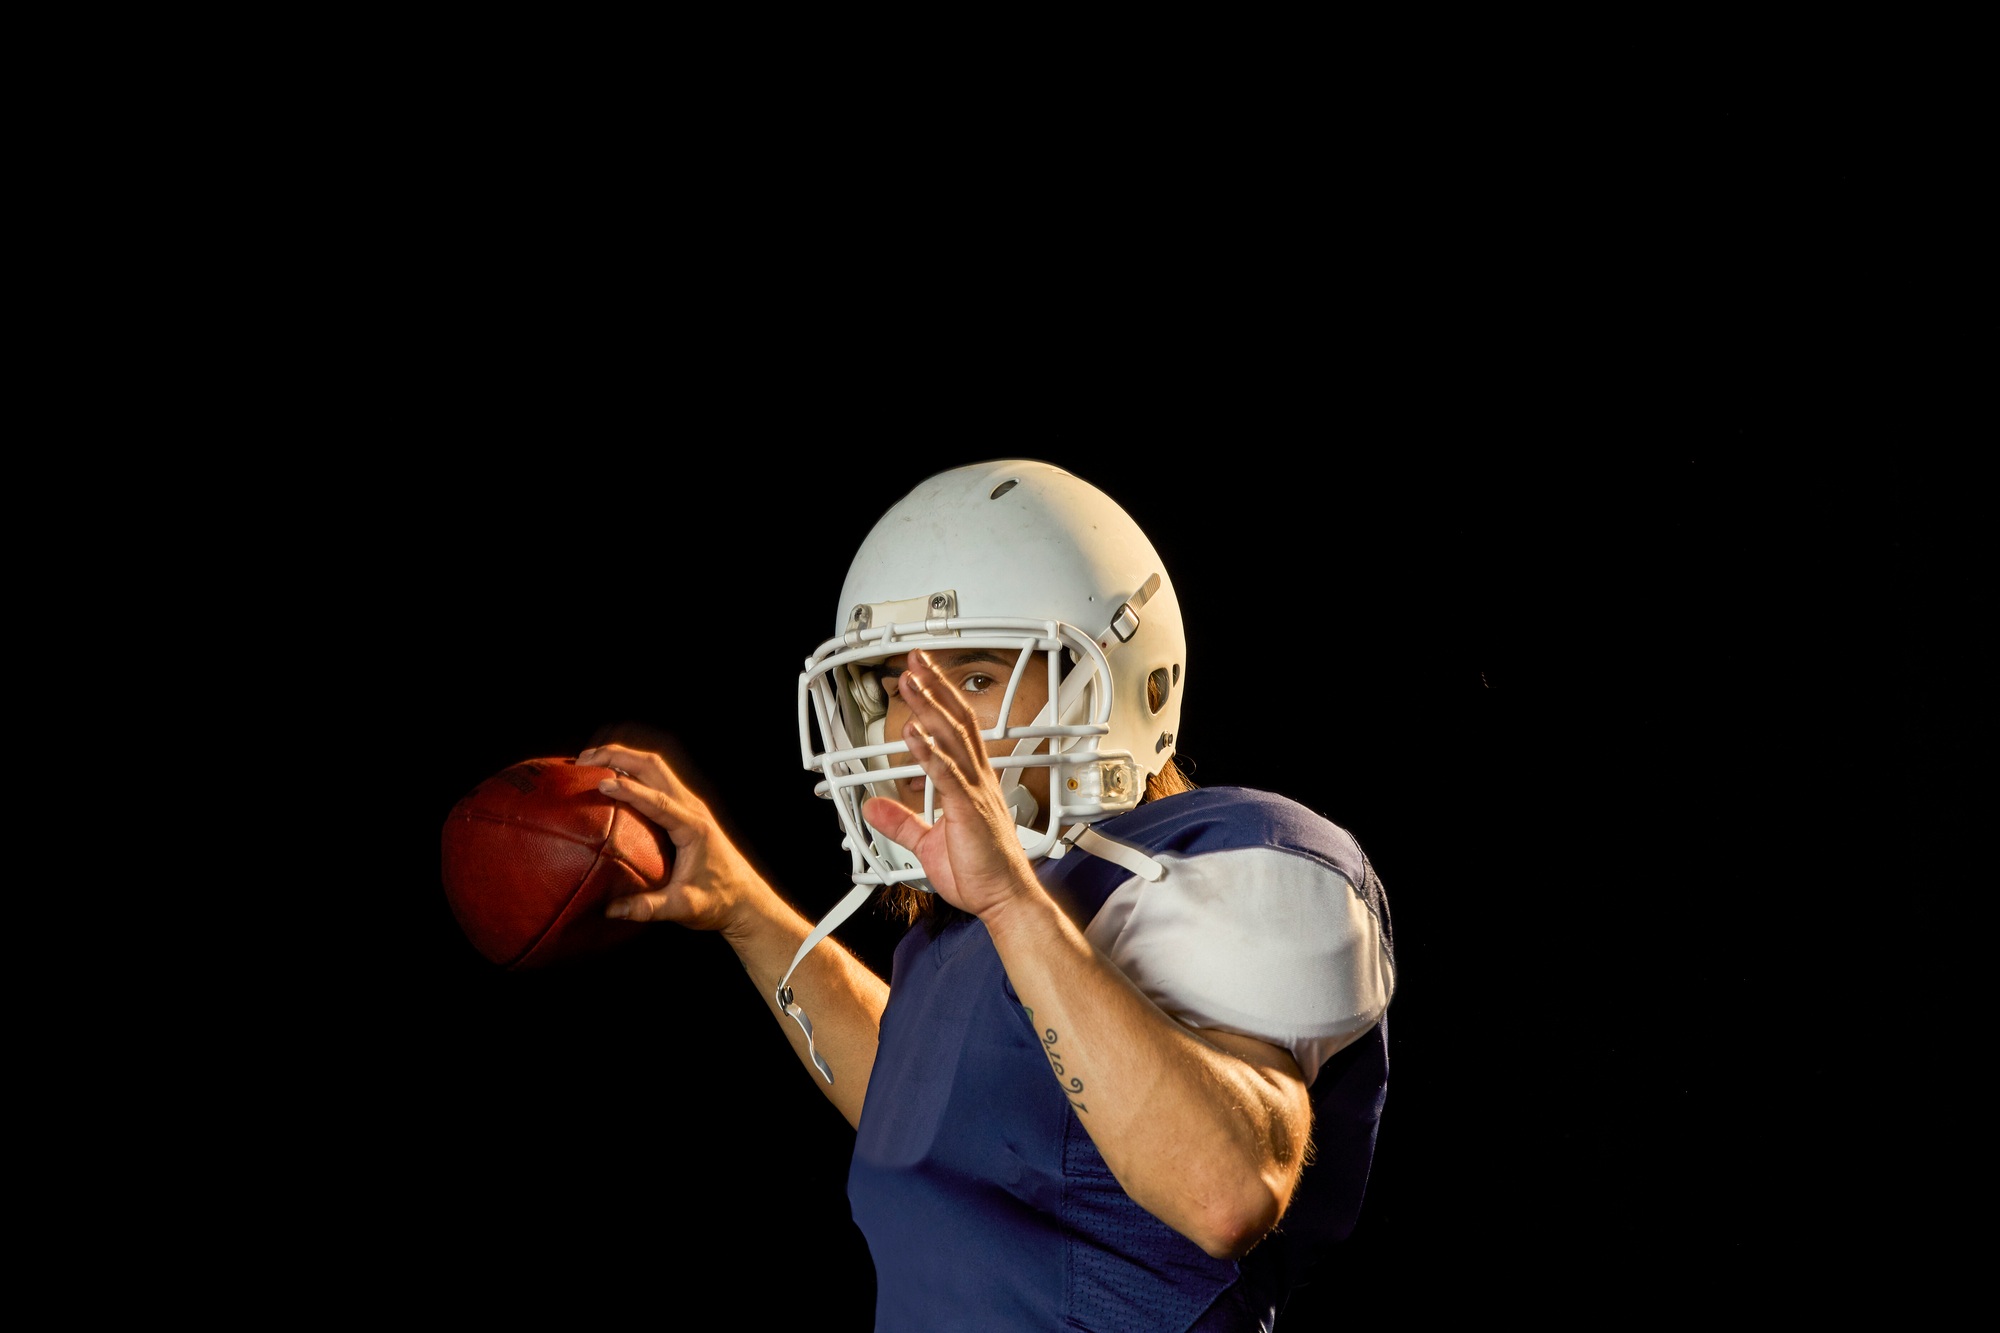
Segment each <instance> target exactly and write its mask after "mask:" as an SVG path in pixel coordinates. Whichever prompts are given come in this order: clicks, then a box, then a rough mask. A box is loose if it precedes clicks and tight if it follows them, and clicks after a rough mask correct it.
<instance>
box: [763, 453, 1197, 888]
mask: <svg viewBox="0 0 2000 1333" xmlns="http://www.w3.org/2000/svg"><path fill="white" fill-rule="evenodd" d="M913 648H924V649H930V650H945V649H950V648H986V649H993V650H997V651H1003V652H1009V653H1014V654H1017V655H1021V657H1020V662H1021V665H1020V666H1019V667H1017V668H1016V670H1015V673H1014V678H1013V684H1010V686H1009V689H1008V693H1007V696H1006V699H1005V702H1004V703H1003V706H1002V708H1001V717H1002V718H1005V717H1007V716H1009V715H1011V712H1012V705H1013V690H1014V688H1016V687H1017V686H1018V683H1019V681H1020V679H1021V677H1022V676H1023V675H1024V674H1025V672H1026V670H1027V669H1029V668H1031V667H1032V666H1033V664H1034V655H1036V654H1040V655H1041V658H1042V661H1043V662H1044V663H1045V665H1046V669H1047V671H1048V672H1049V694H1048V697H1049V699H1050V700H1051V702H1050V704H1049V706H1048V707H1047V708H1046V709H1044V710H1043V712H1042V714H1041V716H1039V717H1037V718H1035V719H1034V720H1033V721H1032V722H1031V723H1029V724H1028V725H1027V726H1016V727H1007V728H1004V729H1002V728H1000V727H996V728H994V729H993V730H991V731H988V732H985V733H982V734H983V735H984V736H985V738H986V739H987V740H989V741H992V740H1011V741H1015V742H1017V744H1016V745H1015V746H1014V747H1013V749H1012V750H1011V751H1010V752H1008V753H1007V754H1005V755H1004V756H1001V757H995V758H994V759H992V761H991V762H992V764H993V767H994V768H995V769H997V770H999V772H1000V780H1001V786H1002V788H1003V790H1004V791H1005V792H1006V793H1007V796H1008V800H1009V803H1010V804H1011V805H1012V806H1013V808H1014V816H1015V823H1016V825H1017V828H1016V833H1017V835H1018V836H1019V837H1020V839H1021V845H1022V847H1023V848H1024V849H1025V850H1026V851H1027V853H1028V856H1029V858H1030V859H1031V860H1039V859H1040V858H1042V857H1044V856H1061V855H1062V854H1063V853H1064V851H1065V850H1067V846H1068V844H1069V843H1071V842H1074V841H1075V838H1076V836H1077V834H1078V833H1079V832H1080V831H1081V830H1082V829H1083V828H1085V827H1087V826H1088V825H1090V824H1092V823H1094V822H1096V821H1098V820H1101V819H1105V818H1108V817H1110V816H1112V815H1116V814H1122V813H1124V812H1125V811H1127V810H1130V809H1132V808H1133V807H1134V806H1136V805H1137V804H1138V803H1139V801H1140V799H1141V798H1142V797H1143V796H1144V794H1145V784H1146V779H1147V777H1149V776H1150V775H1152V774H1154V773H1157V772H1159V771H1160V769H1161V768H1162V767H1163V766H1164V765H1165V764H1166V762H1167V760H1168V759H1169V758H1170V757H1171V756H1172V755H1173V753H1174V736H1175V733H1176V732H1178V731H1179V729H1180V714H1181V691H1182V689H1183V683H1184V679H1185V674H1186V667H1185V662H1186V657H1187V635H1186V632H1185V630H1184V629H1183V627H1182V624H1181V610H1180V603H1179V601H1178V600H1177V599H1176V597H1175V595H1174V587H1173V583H1172V581H1171V580H1170V579H1168V577H1167V571H1166V567H1165V566H1164V565H1163V564H1162V563H1161V561H1160V557H1159V553H1158V552H1157V551H1155V550H1154V549H1153V544H1152V542H1151V541H1149V540H1148V539H1147V537H1146V534H1145V533H1144V532H1143V531H1141V530H1140V528H1139V526H1138V524H1136V523H1134V522H1133V521H1132V519H1131V517H1130V516H1129V515H1127V514H1126V512H1125V511H1124V510H1123V509H1121V508H1120V507H1119V506H1118V505H1117V504H1116V503H1114V502H1113V501H1112V499H1111V498H1110V497H1109V496H1107V495H1105V494H1104V492H1102V491H1100V490H1098V489H1097V488H1096V487H1094V486H1092V485H1090V484H1089V483H1088V482H1085V481H1082V480H1080V479H1079V478H1077V477H1075V476H1072V475H1071V474H1070V473H1068V472H1065V471H1063V470H1062V469H1061V468H1058V467H1054V466H1052V465H1050V464H1048V463H1042V462H1036V461H1032V460H1028V459H1002V460H998V461H994V462H987V463H975V464H971V465H969V466H966V467H959V468H953V469H951V470H950V471H947V472H942V473H939V474H938V475H936V476H934V477H931V478H930V479H929V480H927V481H925V482H923V483H922V484H921V485H919V486H917V488H916V489H915V490H913V491H911V492H910V493H909V494H908V495H906V496H905V497H903V499H902V500H900V501H898V502H897V503H896V504H895V505H894V506H893V507H892V508H891V509H890V510H889V511H888V513H886V514H884V515H883V516H882V518H881V519H880V520H879V521H878V522H877V523H876V524H875V526H874V528H873V529H872V530H871V531H870V532H869V534H868V536H867V538H866V539H865V540H864V541H863V542H862V543H861V548H860V550H859V551H858V552H857V553H856V554H855V557H854V561H853V563H852V564H851V565H850V566H849V567H848V571H847V581H846V584H845V585H844V586H843V587H842V589H841V594H840V606H839V609H838V612H837V615H836V619H835V621H834V636H833V637H832V638H830V639H828V640H827V641H826V642H825V643H823V644H821V645H820V646H819V648H818V649H817V650H816V651H815V652H814V653H813V655H812V656H811V657H809V658H807V659H806V664H805V671H804V673H803V674H802V675H801V676H800V677H799V742H800V753H801V758H802V759H803V761H804V763H805V766H806V768H807V769H809V770H810V771H812V772H814V773H816V774H818V775H819V777H820V781H819V782H818V784H817V785H816V786H815V787H814V792H815V794H817V795H820V796H823V797H827V798H828V799H830V800H832V802H833V803H834V809H835V811H836V813H837V814H838V816H839V819H840V827H841V833H842V835H843V837H844V839H845V846H846V847H847V849H848V851H849V853H850V855H851V859H852V871H853V878H854V882H855V884H856V885H857V886H858V885H884V884H910V885H913V886H914V887H916V888H919V889H924V890H928V889H929V888H930V884H929V882H928V881H927V880H926V879H925V878H924V872H923V867H922V865H921V864H920V863H919V862H918V861H917V859H916V858H915V857H913V856H912V855H910V853H909V852H907V851H906V850H904V849H903V848H901V847H899V846H897V845H896V844H894V843H892V842H890V841H889V840H888V839H886V838H883V837H881V836H880V835H879V834H877V833H876V832H875V831H874V830H873V829H871V828H869V827H868V825H867V824H866V823H864V822H863V820H862V818H861V804H862V802H863V801H864V800H865V799H866V798H867V797H868V796H870V795H881V796H889V797H891V798H893V797H894V796H895V782H896V781H897V780H898V779H900V778H906V777H914V776H917V775H918V773H919V772H920V770H919V769H918V768H917V766H916V765H915V763H914V762H913V761H911V760H910V758H909V747H908V746H906V745H905V744H904V743H903V742H902V741H901V740H900V739H894V738H886V737H885V736H884V735H883V717H884V714H885V712H886V709H887V703H886V696H885V694H884V692H883V690H882V687H881V684H880V683H879V681H878V680H877V677H876V670H875V668H876V667H877V665H878V664H879V663H881V662H882V661H883V660H884V659H886V658H889V657H893V656H896V655H898V654H902V653H907V652H909V651H910V650H911V649H913ZM1149 682H1150V683H1151V688H1150V690H1149V688H1148V685H1149ZM1154 700H1157V701H1158V706H1157V707H1155V706H1154ZM1030 767H1036V768H1047V769H1049V770H1051V771H1050V774H1049V803H1050V806H1051V809H1050V810H1049V811H1048V812H1047V814H1048V820H1047V823H1046V827H1045V828H1040V829H1038V828H1037V827H1036V826H1037V825H1038V824H1039V823H1040V822H1041V820H1040V816H1041V814H1042V812H1041V811H1040V810H1038V809H1037V808H1036V802H1035V799H1034V797H1033V796H1032V795H1030V794H1029V793H1028V791H1027V790H1026V789H1025V788H1023V787H1022V786H1021V783H1020V778H1021V775H1022V774H1023V772H1025V771H1026V769H1028V768H1030ZM924 806H925V809H924V817H925V818H926V819H927V820H935V818H936V804H935V794H934V792H933V791H932V790H931V784H930V783H928V782H926V783H925V799H924Z"/></svg>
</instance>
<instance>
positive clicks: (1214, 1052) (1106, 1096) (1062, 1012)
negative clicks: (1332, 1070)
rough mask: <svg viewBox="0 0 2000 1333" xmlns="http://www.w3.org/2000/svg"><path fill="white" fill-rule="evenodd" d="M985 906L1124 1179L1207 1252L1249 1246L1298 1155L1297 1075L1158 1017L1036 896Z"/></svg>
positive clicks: (1276, 1212) (1231, 1253)
mask: <svg viewBox="0 0 2000 1333" xmlns="http://www.w3.org/2000/svg"><path fill="white" fill-rule="evenodd" d="M983 919H985V920H986V922H987V927H988V931H989V933H990V934H991V935H992V937H993V942H994V945H995V947H996V948H997V949H998V950H999V953H1000V958H1001V961H1002V963H1003V964H1004V965H1005V967H1006V969H1007V974H1008V977H1009V979H1010V980H1011V981H1012V982H1013V984H1014V990H1015V993H1016V994H1017V995H1019V996H1020V998H1021V1003H1022V1005H1023V1007H1024V1008H1025V1009H1026V1010H1027V1011H1028V1014H1029V1017H1030V1019H1031V1021H1032V1023H1033V1025H1034V1028H1035V1031H1036V1033H1037V1034H1038V1035H1039V1036H1040V1038H1041V1040H1042V1043H1043V1046H1044V1050H1045V1053H1046V1054H1047V1056H1048V1058H1049V1066H1050V1073H1051V1076H1052V1077H1054V1078H1055V1079H1056V1080H1057V1081H1058V1082H1059V1083H1060V1084H1061V1086H1062V1088H1063V1090H1064V1092H1065V1093H1066V1094H1067V1095H1068V1097H1069V1101H1070V1105H1071V1107H1072V1108H1073V1111H1074V1114H1075V1115H1076V1116H1077V1118H1078V1120H1079V1121H1080V1122H1081V1123H1082V1124H1083V1126H1084V1127H1085V1129H1087V1130H1088V1131H1089V1133H1090V1136H1091V1139H1092V1141H1093V1142H1095V1143H1096V1144H1097V1147H1098V1151H1099V1152H1101V1153H1102V1154H1103V1155H1104V1160H1105V1164H1106V1165H1107V1166H1109V1167H1110V1168H1111V1171H1112V1173H1113V1174H1114V1175H1115V1176H1116V1177H1117V1178H1118V1182H1119V1184H1120V1185H1122V1186H1123V1187H1124V1188H1125V1192H1126V1193H1127V1194H1129V1195H1131V1196H1132V1198H1133V1199H1134V1200H1135V1201H1136V1202H1137V1203H1139V1204H1140V1205H1141V1206H1142V1207H1144V1208H1145V1209H1146V1210H1147V1211H1149V1212H1151V1213H1153V1214H1154V1215H1155V1216H1156V1217H1158V1218H1160V1220H1161V1221H1163V1222H1165V1223H1167V1225H1169V1226H1171V1227H1173V1228H1174V1229H1175V1230H1176V1231H1179V1232H1180V1233H1182V1234H1183V1235H1185V1236H1187V1237H1188V1238H1189V1239H1190V1240H1193V1241H1194V1242H1195V1243H1196V1244H1198V1245H1200V1246H1201V1247H1202V1248H1203V1249H1204V1250H1206V1251H1207V1252H1208V1253H1210V1254H1212V1255H1215V1256H1217V1257H1219V1258H1234V1257H1238V1256H1240V1255H1241V1254H1242V1253H1244V1252H1245V1251H1247V1250H1248V1249H1249V1248H1250V1247H1251V1246H1252V1245H1254V1244H1255V1243H1256V1242H1257V1240H1258V1239H1260V1238H1261V1237H1262V1236H1263V1235H1264V1234H1265V1232H1267V1231H1268V1230H1269V1229H1270V1228H1271V1226H1273V1225H1274V1224H1275V1223H1276V1222H1277V1220H1278V1218H1279V1217H1280V1216H1281V1215H1282V1214H1283V1211H1284V1208H1285V1206H1286V1204H1287V1203H1288V1202H1289V1201H1290V1198H1291V1193H1292V1189H1293V1187H1294V1185H1295V1184H1296V1182H1297V1179H1298V1172H1299V1169H1300V1167H1301V1166H1302V1164H1303V1158H1304V1155H1305V1151H1306V1144H1307V1137H1308V1134H1309V1132H1310V1128H1311V1126H1310V1119H1309V1114H1310V1113H1309V1111H1308V1110H1307V1108H1306V1104H1305V1097H1304V1086H1303V1083H1302V1081H1300V1080H1298V1079H1296V1078H1295V1077H1287V1076H1285V1075H1284V1074H1282V1073H1280V1072H1278V1071H1276V1070H1274V1069H1270V1068H1265V1067H1260V1066H1259V1065H1258V1064H1256V1063H1253V1062H1251V1061H1249V1060H1245V1059H1241V1058H1238V1056H1237V1055H1235V1054H1232V1053H1231V1052H1230V1051H1228V1050H1224V1049H1222V1048H1221V1047H1220V1046H1219V1045H1217V1044H1215V1043H1212V1042H1210V1041H1207V1040H1204V1039H1203V1038H1202V1037H1200V1036H1198V1035H1196V1034H1195V1033H1194V1032H1192V1031H1190V1030H1189V1029H1187V1028H1185V1027H1183V1026H1182V1025H1181V1024H1179V1023H1177V1022H1175V1021H1174V1020H1173V1019H1172V1018H1170V1017H1168V1016H1167V1015H1166V1014H1165V1013H1164V1012H1162V1011H1161V1010H1160V1009H1159V1007H1158V1006H1156V1005H1155V1004H1153V1003H1152V1001H1150V1000H1149V999H1147V998H1146V996H1145V995H1144V994H1143V993H1142V992H1141V991H1140V990H1139V989H1138V987H1136V986H1134V985H1133V984H1132V982H1131V981H1130V980H1129V979H1128V978H1127V977H1126V976H1125V975H1124V973H1122V972H1120V971H1119V970H1118V969H1117V967H1116V966H1114V965H1113V964H1112V963H1111V962H1110V961H1109V960H1108V959H1106V958H1105V957H1104V956H1103V955H1102V954H1100V953H1098V952H1097V950H1096V949H1094V948H1093V947H1092V946H1091V944H1090V942H1089V941H1088V940H1087V939H1085V938H1084V936H1083V934H1082V932H1081V931H1079V930H1078V929H1077V928H1076V926H1075V925H1074V924H1073V923H1072V922H1071V921H1070V920H1069V918H1068V917H1067V916H1066V915H1064V914H1063V912H1062V911H1061V910H1060V909H1059V908H1057V907H1056V905H1055V904H1054V903H1053V902H1052V901H1051V900H1049V899H1048V897H1047V896H1046V895H1044V894H1035V895H1032V896H1024V897H1022V898H1019V899H1016V900H1014V901H1012V902H1010V903H1009V904H1008V905H1007V907H1006V908H1005V909H1004V910H1003V911H1000V912H996V913H989V914H988V915H987V917H985V918H983ZM1225 1040H1227V1039H1225ZM1239 1044H1240V1045H1242V1046H1243V1047H1245V1048H1246V1049H1252V1048H1255V1047H1257V1046H1258V1043H1253V1042H1247V1041H1245V1042H1240V1043H1239ZM1264 1049H1266V1050H1269V1049H1271V1048H1264ZM1274 1053H1275V1052H1274ZM1279 1058H1280V1059H1283V1057H1279Z"/></svg>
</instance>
